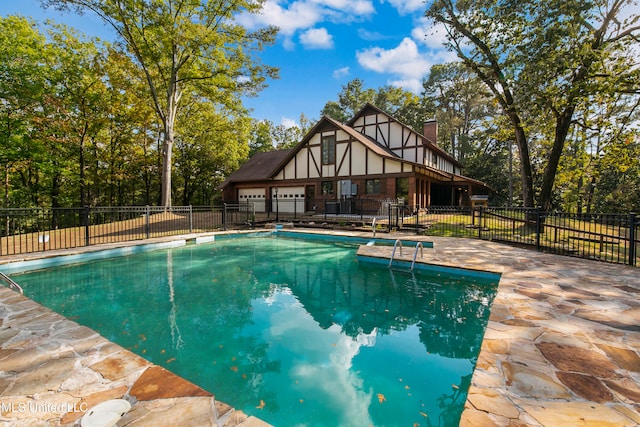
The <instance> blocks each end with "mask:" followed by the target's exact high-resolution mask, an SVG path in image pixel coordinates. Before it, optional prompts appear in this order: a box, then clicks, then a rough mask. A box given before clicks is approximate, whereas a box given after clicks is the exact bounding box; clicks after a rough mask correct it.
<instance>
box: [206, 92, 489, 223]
mask: <svg viewBox="0 0 640 427" xmlns="http://www.w3.org/2000/svg"><path fill="white" fill-rule="evenodd" d="M436 136H437V123H436V122H435V121H433V120H432V121H427V122H425V124H424V133H423V134H422V135H421V134H420V133H418V132H415V131H414V130H412V129H411V128H409V127H408V126H406V125H404V124H403V123H401V122H399V121H398V120H396V119H394V118H393V117H392V116H391V115H389V114H387V113H385V112H384V111H382V110H380V109H379V108H377V107H375V106H374V105H371V104H367V105H365V106H364V107H363V108H362V110H360V112H358V113H357V114H356V115H355V117H353V118H352V119H351V120H350V121H349V122H347V123H340V122H338V121H337V120H334V119H332V118H330V117H327V116H324V117H322V119H320V120H319V121H318V123H317V124H316V125H315V126H314V127H313V128H312V129H311V130H310V131H309V132H308V133H307V135H306V136H305V137H304V138H303V139H302V141H300V142H299V143H298V145H296V147H295V148H293V149H290V150H281V151H273V152H267V153H258V154H256V155H255V156H253V157H252V158H251V159H250V160H249V161H248V162H247V163H245V164H244V165H243V166H242V167H241V168H240V169H239V170H237V171H236V172H234V173H233V174H232V175H230V176H229V177H228V178H227V179H226V180H225V181H224V182H223V183H222V184H221V185H220V186H219V189H222V192H223V200H224V201H225V202H238V201H239V202H253V203H254V206H255V211H256V212H265V211H271V212H274V211H275V209H279V211H280V212H297V213H302V212H322V211H323V210H324V212H328V213H338V211H339V210H340V209H342V212H344V211H345V209H347V210H349V209H352V207H353V208H355V207H356V206H363V205H362V203H360V204H358V203H354V202H363V201H372V202H375V203H377V205H376V206H379V205H380V202H381V201H389V200H393V201H397V200H398V199H399V200H400V201H401V202H402V203H404V204H407V205H410V206H411V207H413V208H418V209H419V208H426V207H429V206H436V205H439V206H463V205H470V204H471V196H473V195H476V194H486V193H487V192H488V187H487V185H486V184H484V183H482V182H480V181H477V180H474V179H471V178H468V177H465V176H463V175H462V174H461V170H462V165H461V164H460V163H459V162H458V161H456V160H455V159H454V158H453V157H452V156H451V155H449V154H448V153H446V152H445V151H444V150H442V149H441V148H440V147H439V146H438V145H437V144H436ZM274 200H276V201H277V206H274V203H272V201H274ZM345 202H351V203H345ZM376 209H377V208H376ZM376 209H374V210H376Z"/></svg>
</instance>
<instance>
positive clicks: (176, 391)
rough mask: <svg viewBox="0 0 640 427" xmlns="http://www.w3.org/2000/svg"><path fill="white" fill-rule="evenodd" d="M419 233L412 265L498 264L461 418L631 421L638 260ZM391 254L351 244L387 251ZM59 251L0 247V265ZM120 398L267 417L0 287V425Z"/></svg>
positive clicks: (636, 381)
mask: <svg viewBox="0 0 640 427" xmlns="http://www.w3.org/2000/svg"><path fill="white" fill-rule="evenodd" d="M310 232H311V231H310ZM342 234H346V235H354V236H355V235H358V236H366V237H371V233H366V234H365V233H342ZM378 237H382V238H402V239H403V241H405V240H412V239H416V236H409V235H401V234H391V235H386V234H379V235H378ZM181 238H190V237H188V236H187V237H185V236H182V237H181ZM174 239H176V238H175V237H174ZM421 240H424V241H429V242H433V243H434V248H433V249H429V248H425V249H424V259H422V260H421V259H420V258H418V262H423V263H432V264H436V265H439V266H445V267H455V268H467V269H473V270H480V271H491V272H496V273H499V274H501V279H500V284H499V287H498V293H497V295H496V298H495V300H494V302H493V306H492V309H491V317H490V319H489V323H488V327H487V330H486V333H485V338H484V341H483V344H482V348H481V351H480V355H479V358H478V363H477V367H476V370H475V372H474V375H473V379H472V385H471V388H470V390H469V395H468V399H467V402H466V405H465V410H464V412H463V415H462V420H461V422H460V425H461V426H482V427H484V426H511V427H515V426H554V427H555V426H637V425H640V355H639V354H638V351H639V349H640V269H638V268H633V267H626V266H619V265H612V264H604V263H600V262H596V261H588V260H580V259H576V258H568V257H561V256H556V255H548V254H542V253H538V252H535V251H531V250H527V249H519V248H513V247H510V246H505V245H501V244H496V243H492V242H486V241H480V240H469V239H450V238H438V237H423V238H421ZM143 243H145V244H148V243H150V242H149V241H144V242H143ZM131 244H135V243H130V245H131ZM409 246H410V245H405V251H404V252H405V256H404V257H402V258H404V259H406V260H410V258H412V257H413V250H407V249H408V247H409ZM109 247H113V245H110V246H109ZM97 249H100V248H99V247H91V248H87V249H82V250H89V251H95V250H97ZM391 250H392V249H391V247H389V246H362V247H361V248H360V250H359V254H360V255H362V256H368V257H381V258H386V259H388V258H389V256H390V255H391ZM58 254H59V253H46V254H35V255H30V256H21V257H12V258H6V257H5V258H3V259H0V270H1V269H2V266H1V264H2V263H6V262H10V261H15V260H19V259H25V258H32V257H33V258H36V257H43V256H47V257H50V256H54V255H58ZM212 392H215V390H212ZM117 398H124V399H127V400H128V401H129V402H130V403H131V404H132V408H131V410H130V411H129V412H128V413H127V415H125V417H124V418H122V420H121V421H120V422H119V423H118V425H119V426H164V425H166V426H175V425H185V426H187V425H188V426H229V427H231V426H252V427H253V426H267V425H268V424H266V423H264V422H263V421H261V420H259V419H257V418H255V417H250V416H247V415H246V414H243V413H242V412H241V411H237V410H234V409H233V408H231V407H230V406H229V405H226V404H224V403H221V402H218V401H217V400H216V399H215V397H214V396H213V395H212V394H211V393H209V392H207V391H205V390H202V389H201V388H199V387H197V386H196V385H194V384H192V383H189V382H187V381H186V380H184V379H182V378H180V377H178V376H176V375H174V374H172V373H171V372H169V371H167V370H165V369H164V368H162V367H159V366H156V365H153V364H151V363H150V362H148V361H146V360H144V359H142V358H141V357H139V356H137V355H135V354H133V353H131V352H129V351H127V350H125V349H124V348H122V347H120V346H118V345H116V344H114V343H111V342H109V341H107V340H106V339H105V338H103V337H101V336H100V335H98V334H97V333H96V332H94V331H92V330H90V329H88V328H86V327H83V326H80V325H78V324H77V323H75V322H73V321H71V320H68V319H66V318H64V317H62V316H60V315H58V314H56V313H53V312H52V311H50V310H48V309H46V308H44V307H42V306H40V305H38V304H37V303H35V302H33V301H31V300H29V299H27V298H25V297H23V296H21V295H19V294H17V293H16V292H14V291H12V290H9V289H8V288H5V287H3V286H0V423H3V425H8V426H12V425H16V426H36V425H42V426H58V425H64V426H77V425H79V424H80V418H81V417H82V416H83V415H84V413H85V412H86V411H87V410H88V409H89V408H91V407H92V406H94V405H96V404H98V403H100V402H103V401H106V400H109V399H117Z"/></svg>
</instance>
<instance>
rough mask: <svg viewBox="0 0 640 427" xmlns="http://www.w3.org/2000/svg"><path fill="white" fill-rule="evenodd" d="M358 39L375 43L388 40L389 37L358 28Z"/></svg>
mask: <svg viewBox="0 0 640 427" xmlns="http://www.w3.org/2000/svg"><path fill="white" fill-rule="evenodd" d="M358 37H360V38H361V39H362V40H366V41H377V40H385V39H388V38H389V37H390V36H387V35H384V34H382V33H380V32H378V31H369V30H365V29H364V28H360V29H358Z"/></svg>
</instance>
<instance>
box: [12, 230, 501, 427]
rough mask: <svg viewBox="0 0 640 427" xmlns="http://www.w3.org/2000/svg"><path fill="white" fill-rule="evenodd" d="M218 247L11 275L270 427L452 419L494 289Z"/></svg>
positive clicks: (294, 245) (279, 239)
mask: <svg viewBox="0 0 640 427" xmlns="http://www.w3.org/2000/svg"><path fill="white" fill-rule="evenodd" d="M356 249H357V246H355V245H354V244H352V243H349V242H348V241H347V240H341V241H333V242H332V241H312V240H307V239H291V238H287V237H283V236H282V235H280V236H277V235H275V236H270V237H265V236H261V237H253V238H238V239H226V240H221V239H217V240H216V241H215V242H213V243H206V244H202V245H193V246H185V247H179V248H169V249H165V250H161V251H153V252H146V253H141V254H136V255H132V256H126V257H118V258H113V259H104V260H96V261H92V262H90V263H86V264H76V265H67V266H59V267H54V268H50V269H47V270H41V271H33V272H28V273H25V274H21V275H13V277H14V278H15V279H16V280H17V281H18V282H19V283H20V284H21V285H23V287H24V289H25V294H26V295H27V296H29V297H31V298H32V299H34V300H36V301H38V302H40V303H42V304H43V305H45V306H48V307H50V308H52V309H54V310H55V311H57V312H59V313H62V314H64V315H65V316H68V317H70V318H72V319H74V320H76V321H77V322H79V323H81V324H84V325H87V326H89V327H91V328H93V329H95V330H97V331H99V332H100V333H101V334H102V335H104V336H105V337H106V338H108V339H110V340H112V341H114V342H116V343H119V344H121V345H123V346H124V347H127V348H129V349H130V350H132V351H134V352H136V353H138V354H140V355H142V356H143V357H145V358H147V359H148V360H150V361H151V362H153V363H156V364H159V365H163V366H165V367H167V368H168V369H170V370H172V371H173V372H176V373H177V374H179V375H181V376H183V377H185V378H186V379H188V380H190V381H193V382H194V383H196V384H198V385H200V386H201V387H203V388H205V389H207V390H209V391H211V392H213V393H214V394H215V396H216V398H217V399H219V400H221V401H224V402H226V403H228V404H230V405H232V406H234V407H236V408H238V409H241V410H243V411H244V412H246V413H249V414H253V415H256V416H258V417H260V418H262V419H264V420H265V421H267V422H270V423H272V424H273V425H275V426H303V425H309V426H347V425H351V426H368V425H375V426H395V425H413V424H417V425H444V426H449V425H451V426H453V425H458V421H459V417H460V413H461V412H462V408H463V405H464V402H465V400H466V392H467V389H468V386H469V383H470V380H471V375H472V373H473V368H474V366H475V361H476V357H477V354H478V351H479V348H480V344H481V342H482V336H483V333H484V327H485V325H486V322H487V318H488V315H489V307H490V304H491V301H492V300H493V296H494V295H495V289H496V284H497V283H496V282H495V281H490V280H486V279H483V278H478V277H466V278H465V277H462V276H460V275H447V274H442V273H440V274H431V273H429V272H428V271H417V272H415V273H414V274H410V273H408V272H406V271H405V272H403V271H394V270H389V269H388V268H386V267H385V266H380V265H372V264H362V263H359V262H357V260H356V256H355V251H356Z"/></svg>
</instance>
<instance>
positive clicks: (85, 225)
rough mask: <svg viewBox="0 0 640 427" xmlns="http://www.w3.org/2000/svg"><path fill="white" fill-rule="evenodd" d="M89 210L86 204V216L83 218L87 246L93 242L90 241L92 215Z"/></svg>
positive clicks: (84, 213)
mask: <svg viewBox="0 0 640 427" xmlns="http://www.w3.org/2000/svg"><path fill="white" fill-rule="evenodd" d="M89 210H90V208H89V206H85V207H84V212H83V215H84V218H83V219H82V220H83V221H84V243H85V246H89V245H90V244H91V242H90V241H89V239H90V236H89V226H90V225H91V224H90V218H91V215H90V212H89Z"/></svg>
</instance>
